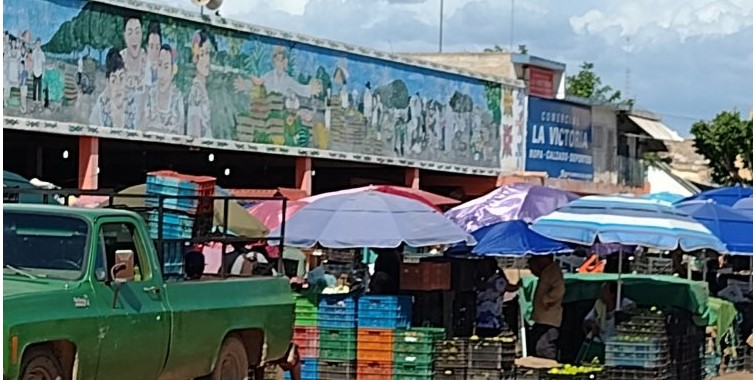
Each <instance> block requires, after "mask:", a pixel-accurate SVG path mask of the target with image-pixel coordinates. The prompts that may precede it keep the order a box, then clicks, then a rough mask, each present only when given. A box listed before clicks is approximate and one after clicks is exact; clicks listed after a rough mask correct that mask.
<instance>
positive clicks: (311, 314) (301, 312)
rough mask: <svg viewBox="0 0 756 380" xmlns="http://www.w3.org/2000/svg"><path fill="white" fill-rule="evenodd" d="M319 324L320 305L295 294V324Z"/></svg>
mask: <svg viewBox="0 0 756 380" xmlns="http://www.w3.org/2000/svg"><path fill="white" fill-rule="evenodd" d="M317 325H318V306H317V305H315V304H313V303H312V302H311V301H310V300H309V299H307V298H305V297H303V296H301V295H299V294H295V295H294V326H300V327H314V326H317Z"/></svg>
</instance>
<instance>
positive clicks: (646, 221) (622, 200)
mask: <svg viewBox="0 0 756 380" xmlns="http://www.w3.org/2000/svg"><path fill="white" fill-rule="evenodd" d="M531 228H532V229H533V230H534V231H536V232H538V233H540V234H542V235H544V236H548V237H550V238H552V239H556V240H561V241H564V242H569V243H574V244H581V245H592V244H593V243H595V242H601V243H620V244H623V245H640V246H643V247H647V248H656V249H659V250H668V251H671V250H675V249H677V248H680V249H682V250H683V251H686V252H690V251H696V250H700V249H711V250H714V251H717V252H727V249H726V248H725V246H724V244H722V242H721V241H720V240H719V239H718V238H717V237H716V236H714V235H713V234H712V232H711V231H710V230H709V229H707V228H706V227H705V226H704V225H702V224H701V223H699V222H697V221H695V220H694V219H692V218H691V217H689V216H688V215H686V214H685V213H683V212H682V211H680V210H676V209H675V208H674V207H672V206H671V205H668V204H667V203H666V202H660V201H654V200H648V199H641V198H635V197H625V196H598V195H596V196H587V197H583V198H580V199H577V200H575V201H572V202H570V203H569V204H567V205H565V206H562V207H560V208H558V209H557V210H556V211H554V212H552V213H550V214H548V215H544V216H542V217H540V218H538V219H536V220H535V221H534V222H533V225H532V226H531Z"/></svg>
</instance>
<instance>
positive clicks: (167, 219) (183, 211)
mask: <svg viewBox="0 0 756 380" xmlns="http://www.w3.org/2000/svg"><path fill="white" fill-rule="evenodd" d="M145 192H146V195H147V196H146V197H145V198H144V204H145V206H146V207H150V208H154V209H153V210H150V211H149V212H148V213H147V221H148V223H149V227H150V235H151V237H152V238H153V239H159V238H162V239H163V252H162V253H163V272H164V274H165V275H169V276H171V275H181V274H183V266H184V257H183V253H184V245H185V242H186V240H187V239H191V238H192V236H195V235H197V234H198V233H197V230H198V229H199V228H201V227H202V228H203V227H207V226H201V224H203V223H197V220H207V219H209V220H211V221H212V212H213V201H212V199H202V198H201V197H208V196H213V195H214V194H215V178H213V177H200V176H190V175H184V174H179V173H176V172H173V171H158V172H151V173H148V174H147V186H146V191H145ZM181 197H187V198H181ZM191 197H196V198H191ZM160 206H162V209H159V207H160ZM208 215H210V217H209V218H208V217H207V216H208ZM161 226H162V231H161ZM207 229H209V227H207ZM161 232H162V233H161Z"/></svg>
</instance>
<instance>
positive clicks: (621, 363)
mask: <svg viewBox="0 0 756 380" xmlns="http://www.w3.org/2000/svg"><path fill="white" fill-rule="evenodd" d="M604 362H605V363H604V365H605V366H606V367H638V368H664V367H667V366H668V365H669V360H666V359H665V360H646V359H631V358H626V359H619V358H610V357H608V356H607V358H606V360H605V361H604Z"/></svg>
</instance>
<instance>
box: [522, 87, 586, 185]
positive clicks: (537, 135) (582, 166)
mask: <svg viewBox="0 0 756 380" xmlns="http://www.w3.org/2000/svg"><path fill="white" fill-rule="evenodd" d="M591 142H592V140H591V110H590V108H588V107H581V106H578V105H574V104H571V103H566V102H562V101H557V100H546V99H540V98H536V97H532V96H531V97H530V99H528V128H527V143H526V150H527V155H526V159H525V170H527V171H538V172H546V173H548V175H549V177H550V178H563V179H577V180H586V181H591V180H593V147H592V144H591Z"/></svg>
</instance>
